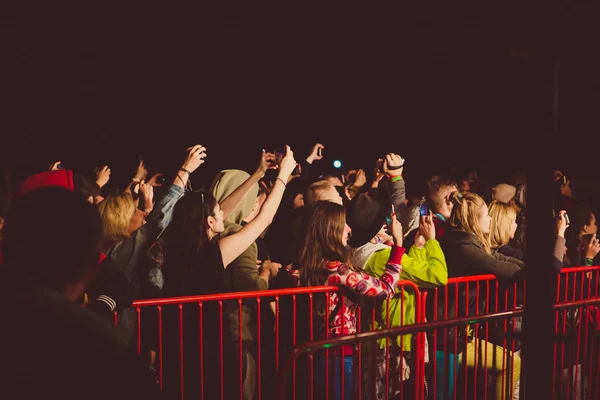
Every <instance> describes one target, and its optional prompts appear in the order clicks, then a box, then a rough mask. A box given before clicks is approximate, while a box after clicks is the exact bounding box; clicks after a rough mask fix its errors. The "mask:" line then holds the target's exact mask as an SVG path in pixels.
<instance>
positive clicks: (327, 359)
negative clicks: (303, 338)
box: [325, 292, 331, 400]
mask: <svg viewBox="0 0 600 400" xmlns="http://www.w3.org/2000/svg"><path fill="white" fill-rule="evenodd" d="M325 296H326V300H325V338H326V339H329V303H330V301H331V295H330V293H329V292H327V294H326V295H325ZM325 399H327V400H329V348H327V349H325Z"/></svg>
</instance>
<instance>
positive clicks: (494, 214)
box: [489, 200, 517, 249]
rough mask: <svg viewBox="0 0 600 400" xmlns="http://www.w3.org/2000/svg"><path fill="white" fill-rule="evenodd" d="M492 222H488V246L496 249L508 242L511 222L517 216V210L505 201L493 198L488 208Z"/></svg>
mask: <svg viewBox="0 0 600 400" xmlns="http://www.w3.org/2000/svg"><path fill="white" fill-rule="evenodd" d="M489 214H490V217H491V219H492V222H491V224H490V246H491V247H492V249H497V248H498V247H500V246H504V245H505V244H507V243H508V242H510V234H511V230H512V224H513V222H515V220H516V218H517V212H516V211H515V209H514V208H512V207H511V206H510V205H508V204H506V203H502V202H500V201H497V200H494V201H492V202H491V203H490V210H489Z"/></svg>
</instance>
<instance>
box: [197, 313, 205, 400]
mask: <svg viewBox="0 0 600 400" xmlns="http://www.w3.org/2000/svg"><path fill="white" fill-rule="evenodd" d="M203 306H204V303H202V302H199V303H198V323H199V324H200V326H199V328H200V337H199V338H198V340H199V341H200V398H201V399H204V316H203V311H204V310H203Z"/></svg>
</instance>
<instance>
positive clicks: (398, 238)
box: [391, 212, 403, 247]
mask: <svg viewBox="0 0 600 400" xmlns="http://www.w3.org/2000/svg"><path fill="white" fill-rule="evenodd" d="M391 231H392V232H391V233H392V237H393V238H394V244H395V245H396V246H399V247H402V239H403V236H402V224H401V223H400V222H399V221H398V219H397V218H396V213H395V212H392V226H391Z"/></svg>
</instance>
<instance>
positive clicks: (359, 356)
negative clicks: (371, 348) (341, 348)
mask: <svg viewBox="0 0 600 400" xmlns="http://www.w3.org/2000/svg"><path fill="white" fill-rule="evenodd" d="M361 315H362V312H361V307H356V321H357V322H358V326H357V332H358V333H361V332H362V327H361V325H362V318H361ZM356 353H357V354H356V355H357V357H356V359H357V360H358V365H357V370H358V384H357V387H358V389H357V390H358V400H362V345H361V344H360V343H359V344H357V346H356Z"/></svg>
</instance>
